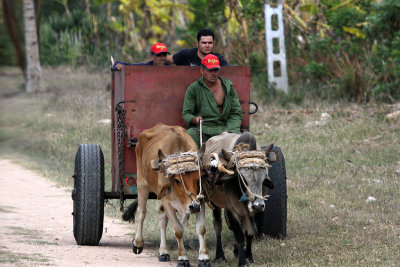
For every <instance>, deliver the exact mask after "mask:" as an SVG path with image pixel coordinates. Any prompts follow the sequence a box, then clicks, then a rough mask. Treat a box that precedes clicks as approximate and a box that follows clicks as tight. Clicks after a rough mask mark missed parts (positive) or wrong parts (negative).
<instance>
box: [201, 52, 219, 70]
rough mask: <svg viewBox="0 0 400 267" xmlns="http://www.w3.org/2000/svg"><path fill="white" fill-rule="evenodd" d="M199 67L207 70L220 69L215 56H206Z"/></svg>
mask: <svg viewBox="0 0 400 267" xmlns="http://www.w3.org/2000/svg"><path fill="white" fill-rule="evenodd" d="M201 65H203V66H204V67H206V69H207V70H213V69H220V68H221V67H220V66H219V59H218V57H217V56H216V55H213V54H208V55H207V56H205V57H203V59H202V60H201Z"/></svg>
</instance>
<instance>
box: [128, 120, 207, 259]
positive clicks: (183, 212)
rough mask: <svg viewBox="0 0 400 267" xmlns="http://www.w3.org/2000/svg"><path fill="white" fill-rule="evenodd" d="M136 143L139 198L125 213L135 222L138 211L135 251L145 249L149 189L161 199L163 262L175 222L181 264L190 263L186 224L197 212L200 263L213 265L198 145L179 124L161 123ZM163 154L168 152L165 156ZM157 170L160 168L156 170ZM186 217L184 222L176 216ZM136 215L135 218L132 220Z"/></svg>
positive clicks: (167, 256) (161, 248)
mask: <svg viewBox="0 0 400 267" xmlns="http://www.w3.org/2000/svg"><path fill="white" fill-rule="evenodd" d="M138 139H139V142H138V144H137V146H136V161H137V177H138V178H137V191H138V198H137V200H136V201H135V202H134V203H132V204H131V205H130V206H129V207H128V209H127V210H126V211H125V212H124V214H123V219H124V220H126V221H127V220H130V221H134V218H135V213H136V210H138V230H137V232H136V236H135V239H134V240H133V243H132V248H133V252H134V253H135V254H140V253H141V252H142V250H143V244H144V241H143V234H142V230H143V221H144V219H145V216H146V203H147V198H148V195H149V192H150V191H152V192H154V193H156V194H157V199H159V200H161V203H162V205H161V207H160V211H159V216H160V217H159V218H160V232H161V242H160V248H159V253H160V256H159V261H169V260H170V256H169V253H168V250H167V244H166V228H167V224H168V220H170V221H171V223H172V226H173V229H174V234H175V237H176V240H177V243H178V263H177V266H190V263H189V260H188V257H187V255H186V251H185V248H184V245H183V232H184V229H183V225H187V222H188V219H189V216H190V214H191V213H196V219H197V223H196V232H197V235H198V237H199V243H200V246H199V247H200V248H199V257H198V265H199V266H209V265H210V263H209V257H208V251H207V246H206V242H205V233H206V228H205V205H204V201H200V200H199V199H200V197H199V196H200V195H198V182H199V174H200V172H199V161H198V155H197V153H196V152H194V151H197V148H196V144H195V143H194V142H193V140H192V138H191V137H190V136H189V135H187V134H186V130H185V129H183V128H182V127H179V126H167V125H164V124H161V123H159V124H157V125H156V126H155V127H153V128H151V129H147V130H144V131H143V132H142V133H141V134H140V135H139V138H138ZM163 153H165V154H167V156H165V155H164V154H163ZM155 170H157V171H158V172H157V171H155ZM176 213H178V214H179V216H180V217H181V218H182V224H183V225H182V224H181V222H180V221H179V220H178V218H177V217H176ZM132 218H133V219H132Z"/></svg>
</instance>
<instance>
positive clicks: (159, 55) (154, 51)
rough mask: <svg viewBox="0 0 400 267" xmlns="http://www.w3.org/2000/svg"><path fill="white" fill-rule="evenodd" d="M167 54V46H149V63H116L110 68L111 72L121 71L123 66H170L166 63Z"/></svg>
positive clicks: (157, 44)
mask: <svg viewBox="0 0 400 267" xmlns="http://www.w3.org/2000/svg"><path fill="white" fill-rule="evenodd" d="M167 54H169V52H168V49H167V46H166V45H165V44H163V43H156V44H153V45H152V46H151V49H150V58H151V61H149V62H145V63H134V64H129V63H124V62H120V61H117V62H115V63H114V65H113V66H112V69H113V70H121V69H122V67H123V66H124V65H130V66H146V65H152V66H165V65H170V64H169V62H167Z"/></svg>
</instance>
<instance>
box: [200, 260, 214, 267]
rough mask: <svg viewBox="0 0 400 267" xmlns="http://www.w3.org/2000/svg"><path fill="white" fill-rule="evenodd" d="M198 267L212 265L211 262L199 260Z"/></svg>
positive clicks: (209, 266)
mask: <svg viewBox="0 0 400 267" xmlns="http://www.w3.org/2000/svg"><path fill="white" fill-rule="evenodd" d="M197 267H211V263H210V261H209V260H204V261H201V260H198V261H197Z"/></svg>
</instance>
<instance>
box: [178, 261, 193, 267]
mask: <svg viewBox="0 0 400 267" xmlns="http://www.w3.org/2000/svg"><path fill="white" fill-rule="evenodd" d="M176 266H177V267H190V262H189V261H188V260H179V261H178V263H177V264H176Z"/></svg>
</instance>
